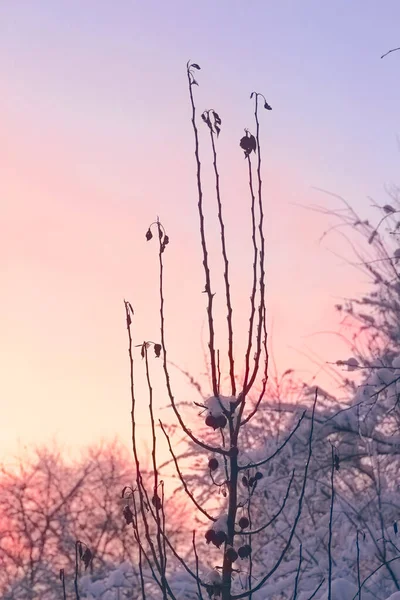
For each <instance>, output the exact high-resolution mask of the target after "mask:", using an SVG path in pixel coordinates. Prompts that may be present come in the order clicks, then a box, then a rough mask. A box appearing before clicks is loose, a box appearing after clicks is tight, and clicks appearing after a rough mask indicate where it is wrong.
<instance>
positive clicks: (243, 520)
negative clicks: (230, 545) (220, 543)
mask: <svg viewBox="0 0 400 600" xmlns="http://www.w3.org/2000/svg"><path fill="white" fill-rule="evenodd" d="M249 525H250V521H249V520H248V518H247V517H240V519H239V527H240V529H246V528H247V527H248V526H249Z"/></svg>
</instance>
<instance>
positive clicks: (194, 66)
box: [190, 63, 200, 71]
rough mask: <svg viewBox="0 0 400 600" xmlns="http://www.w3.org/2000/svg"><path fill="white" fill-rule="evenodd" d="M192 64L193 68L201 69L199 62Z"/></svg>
mask: <svg viewBox="0 0 400 600" xmlns="http://www.w3.org/2000/svg"><path fill="white" fill-rule="evenodd" d="M190 66H191V67H193V69H197V70H198V71H200V67H199V65H198V64H197V63H193V64H191V65H190Z"/></svg>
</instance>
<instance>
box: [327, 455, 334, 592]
mask: <svg viewBox="0 0 400 600" xmlns="http://www.w3.org/2000/svg"><path fill="white" fill-rule="evenodd" d="M331 463H332V464H331V507H330V511H329V539H328V569H329V571H328V600H332V534H333V504H334V501H335V487H334V482H333V475H334V472H335V449H334V447H333V446H332V461H331Z"/></svg>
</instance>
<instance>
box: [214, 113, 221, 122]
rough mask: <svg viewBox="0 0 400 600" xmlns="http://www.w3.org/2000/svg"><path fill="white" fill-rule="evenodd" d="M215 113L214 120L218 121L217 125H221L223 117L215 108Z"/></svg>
mask: <svg viewBox="0 0 400 600" xmlns="http://www.w3.org/2000/svg"><path fill="white" fill-rule="evenodd" d="M213 115H214V120H215V122H216V123H217V125H221V117H220V116H219V114H218V113H216V112H215V110H213Z"/></svg>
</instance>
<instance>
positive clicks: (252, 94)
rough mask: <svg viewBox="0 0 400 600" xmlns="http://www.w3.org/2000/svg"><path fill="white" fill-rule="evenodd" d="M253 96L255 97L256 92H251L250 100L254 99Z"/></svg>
mask: <svg viewBox="0 0 400 600" xmlns="http://www.w3.org/2000/svg"><path fill="white" fill-rule="evenodd" d="M253 96H254V92H251V94H250V100H251V99H252V97H253Z"/></svg>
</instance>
